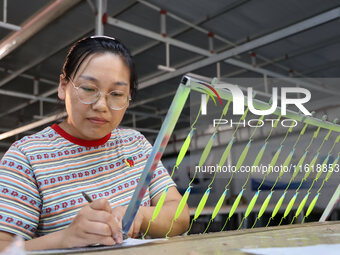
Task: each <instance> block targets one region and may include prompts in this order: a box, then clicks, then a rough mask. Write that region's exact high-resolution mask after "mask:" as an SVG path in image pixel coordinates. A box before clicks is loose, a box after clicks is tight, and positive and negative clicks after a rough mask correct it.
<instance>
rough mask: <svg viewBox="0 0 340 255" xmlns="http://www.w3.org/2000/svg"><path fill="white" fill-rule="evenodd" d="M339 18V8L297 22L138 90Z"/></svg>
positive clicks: (150, 82) (149, 83)
mask: <svg viewBox="0 0 340 255" xmlns="http://www.w3.org/2000/svg"><path fill="white" fill-rule="evenodd" d="M339 16H340V8H335V9H332V10H330V11H327V12H324V13H322V14H319V15H317V16H314V17H312V18H309V19H307V20H304V21H301V22H298V23H296V24H294V25H291V26H288V27H286V28H283V29H281V30H279V31H276V32H273V33H270V34H267V35H265V36H262V37H259V38H257V39H254V40H252V41H250V42H247V43H244V44H242V45H239V46H237V47H235V48H232V49H229V50H226V51H224V52H222V53H219V54H216V55H213V56H211V57H208V58H206V59H203V60H200V61H198V62H195V63H192V64H190V65H187V66H185V67H182V68H180V69H178V70H176V71H174V72H171V73H167V74H164V75H161V76H159V77H156V78H154V79H150V80H149V81H147V82H143V83H142V84H140V88H146V87H149V86H152V85H155V84H157V83H160V82H163V81H166V80H169V79H172V78H174V77H177V76H180V75H184V74H186V73H188V72H191V71H193V70H196V69H199V68H202V67H205V66H208V65H211V64H213V63H216V62H219V61H223V60H225V59H228V58H231V57H233V56H235V55H238V54H241V53H244V52H247V51H250V50H252V49H255V48H258V47H261V46H264V45H266V44H269V43H272V42H275V41H278V40H281V39H283V38H285V37H288V36H291V35H294V34H297V33H300V32H302V31H305V30H307V29H310V28H312V27H315V26H319V25H321V24H324V23H327V22H330V21H332V20H335V19H338V18H339Z"/></svg>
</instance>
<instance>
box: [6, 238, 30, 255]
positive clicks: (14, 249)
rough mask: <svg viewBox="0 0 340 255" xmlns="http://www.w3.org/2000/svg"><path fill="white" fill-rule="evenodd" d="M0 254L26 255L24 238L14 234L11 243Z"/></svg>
mask: <svg viewBox="0 0 340 255" xmlns="http://www.w3.org/2000/svg"><path fill="white" fill-rule="evenodd" d="M0 255H26V252H25V243H24V239H23V238H22V237H21V236H15V237H14V239H13V241H12V243H11V244H10V245H9V246H8V247H7V248H6V249H5V250H4V251H3V252H0Z"/></svg>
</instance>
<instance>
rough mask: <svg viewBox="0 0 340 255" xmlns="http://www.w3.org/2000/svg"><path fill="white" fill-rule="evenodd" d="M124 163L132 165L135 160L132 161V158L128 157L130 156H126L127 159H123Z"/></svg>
mask: <svg viewBox="0 0 340 255" xmlns="http://www.w3.org/2000/svg"><path fill="white" fill-rule="evenodd" d="M125 164H126V165H127V166H130V167H131V166H134V165H135V162H133V160H132V158H131V157H130V158H127V159H125Z"/></svg>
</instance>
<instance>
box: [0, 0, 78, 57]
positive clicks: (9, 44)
mask: <svg viewBox="0 0 340 255" xmlns="http://www.w3.org/2000/svg"><path fill="white" fill-rule="evenodd" d="M80 1H81V0H73V1H61V0H55V1H53V2H52V3H51V4H49V5H48V6H46V7H45V8H43V9H42V10H40V11H39V12H38V13H37V14H35V15H34V16H32V17H30V18H29V19H28V20H27V21H26V22H25V23H24V24H22V25H21V30H19V31H16V32H14V33H12V34H10V35H9V36H8V37H7V38H5V39H4V40H3V41H2V42H1V43H0V59H3V58H4V57H5V56H7V55H8V54H9V53H11V52H12V51H14V50H15V49H16V48H18V47H19V46H21V45H22V44H23V43H24V42H26V41H27V40H28V39H30V38H31V37H32V36H34V35H35V34H36V33H38V32H39V31H40V30H41V29H43V28H44V27H46V26H47V25H48V24H49V23H51V22H52V21H53V20H55V19H57V18H58V17H60V16H61V15H63V14H64V13H65V12H67V11H68V10H69V9H71V8H72V7H73V6H75V5H76V4H78V3H79V2H80Z"/></svg>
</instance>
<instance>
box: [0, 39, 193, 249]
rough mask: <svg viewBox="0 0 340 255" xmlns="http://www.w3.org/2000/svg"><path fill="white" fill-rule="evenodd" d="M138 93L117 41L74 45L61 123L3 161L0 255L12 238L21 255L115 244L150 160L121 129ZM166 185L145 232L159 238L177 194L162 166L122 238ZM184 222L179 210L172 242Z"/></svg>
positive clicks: (140, 223) (143, 144) (137, 227)
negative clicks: (19, 242) (21, 242)
mask: <svg viewBox="0 0 340 255" xmlns="http://www.w3.org/2000/svg"><path fill="white" fill-rule="evenodd" d="M136 88H137V81H136V75H135V70H134V65H133V62H132V60H131V57H130V54H129V52H128V50H127V49H126V48H125V46H124V45H123V44H122V43H120V42H119V41H118V40H116V39H114V38H110V37H106V36H92V37H88V38H84V39H82V40H80V41H78V42H77V43H75V44H74V46H73V47H72V48H71V49H70V51H69V53H68V55H67V58H66V60H65V63H64V66H63V71H62V74H61V75H60V82H59V87H58V97H59V98H60V99H61V100H63V101H65V106H66V111H67V114H68V117H67V118H66V120H64V121H63V122H62V123H60V124H59V125H57V124H54V125H52V126H51V127H47V128H45V129H44V130H42V131H40V132H38V133H37V134H35V135H32V136H28V137H24V138H23V139H21V140H19V141H17V142H15V143H14V144H13V145H12V146H11V148H10V149H9V150H8V151H7V153H6V154H5V156H4V157H3V159H2V161H1V164H0V244H1V248H3V247H5V246H7V245H8V244H9V243H10V242H11V240H12V239H13V237H14V236H15V235H21V236H22V237H24V238H25V239H26V240H27V241H26V242H25V246H26V249H27V250H37V249H54V248H69V247H79V246H87V245H91V244H95V243H100V244H104V245H114V244H116V243H121V242H122V234H121V231H120V230H121V228H122V218H123V216H124V213H125V210H126V208H127V205H128V203H129V201H130V200H131V197H132V194H133V191H134V189H135V188H136V186H137V182H138V179H139V177H140V175H141V172H142V170H143V168H144V166H145V163H146V160H147V157H148V155H149V154H150V152H151V145H150V144H149V143H148V141H147V140H146V139H145V137H144V136H143V135H141V134H140V133H139V132H137V131H134V130H130V129H120V128H118V125H119V124H120V122H121V120H122V118H123V116H124V113H125V111H126V108H127V107H128V105H129V101H130V100H131V97H133V96H134V94H135V92H136ZM166 187H169V190H168V193H167V196H166V200H165V202H164V205H163V209H162V210H161V212H160V214H159V215H158V217H157V219H156V220H155V222H153V223H152V224H151V228H150V230H149V232H148V234H149V235H150V236H152V237H162V236H163V237H164V236H165V234H166V233H167V231H168V230H169V228H170V223H171V220H172V218H173V216H174V214H175V211H176V209H177V205H178V203H179V201H180V199H181V195H180V194H179V193H178V191H177V189H176V187H175V184H174V182H173V181H172V180H171V178H170V177H169V175H168V173H167V171H166V169H165V168H164V167H163V165H162V164H161V163H159V165H158V167H157V169H156V170H155V172H154V174H153V178H152V180H151V183H150V185H149V188H148V190H147V192H146V194H145V196H144V199H143V201H142V204H141V207H140V208H139V210H138V213H137V215H136V218H135V220H134V222H133V225H132V227H131V229H130V232H129V236H131V237H135V236H136V235H137V234H138V233H139V232H145V230H146V228H147V225H148V223H149V221H150V219H151V218H152V214H153V211H154V208H155V205H156V204H157V201H158V200H159V198H160V196H161V193H162V191H163V190H165V188H166ZM82 192H86V193H88V194H89V196H90V197H91V198H92V199H93V202H92V203H87V202H86V200H85V199H84V198H83V197H82ZM188 223H189V210H188V207H187V206H186V207H185V209H184V211H183V213H182V215H181V216H180V218H179V219H178V220H177V221H176V222H175V224H174V227H173V229H172V232H171V235H177V234H181V233H183V232H184V231H185V230H186V229H187V227H188Z"/></svg>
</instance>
